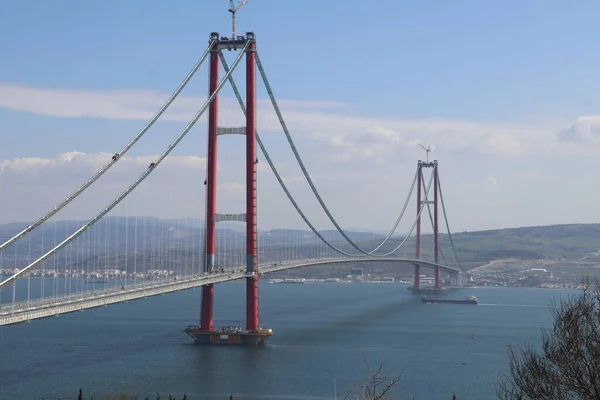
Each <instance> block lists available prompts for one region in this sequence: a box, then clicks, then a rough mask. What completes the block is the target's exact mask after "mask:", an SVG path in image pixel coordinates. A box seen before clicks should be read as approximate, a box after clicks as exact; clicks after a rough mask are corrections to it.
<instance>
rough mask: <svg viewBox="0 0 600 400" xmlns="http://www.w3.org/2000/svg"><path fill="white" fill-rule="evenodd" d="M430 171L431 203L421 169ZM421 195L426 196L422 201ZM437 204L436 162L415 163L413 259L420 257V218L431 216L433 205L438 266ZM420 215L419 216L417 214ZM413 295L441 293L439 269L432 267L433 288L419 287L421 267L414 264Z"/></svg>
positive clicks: (436, 261) (434, 239) (434, 252)
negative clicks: (415, 202)
mask: <svg viewBox="0 0 600 400" xmlns="http://www.w3.org/2000/svg"><path fill="white" fill-rule="evenodd" d="M424 168H431V169H432V171H433V172H432V174H433V175H432V179H433V201H432V200H429V199H430V198H431V196H430V195H429V194H428V193H427V190H428V187H425V182H424V181H423V169H424ZM423 194H426V197H425V199H423ZM438 202H439V181H438V163H437V160H434V161H433V162H430V161H429V160H427V161H425V162H423V161H421V160H419V161H418V163H417V223H416V237H415V244H416V248H415V258H416V259H417V260H418V259H419V258H420V257H421V217H422V216H423V213H425V215H428V214H429V215H431V214H430V212H429V206H430V205H431V204H433V247H434V250H433V254H434V260H435V264H439V254H440V252H439V250H440V237H439V219H438ZM419 213H421V214H419ZM410 289H411V290H412V292H413V293H430V292H434V293H435V292H441V291H444V289H443V288H442V287H441V280H440V267H439V266H435V267H434V287H433V288H431V287H421V267H420V266H419V264H415V277H414V284H413V286H412V287H411V288H410Z"/></svg>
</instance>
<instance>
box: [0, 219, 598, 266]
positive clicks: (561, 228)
mask: <svg viewBox="0 0 600 400" xmlns="http://www.w3.org/2000/svg"><path fill="white" fill-rule="evenodd" d="M80 225H81V222H77V221H59V222H56V223H51V224H46V226H44V227H43V228H42V227H40V228H38V229H36V230H35V231H34V233H33V234H32V235H31V238H30V239H28V238H25V239H23V240H22V241H21V242H20V243H19V245H18V246H17V260H16V264H17V266H20V265H23V264H26V263H27V260H28V259H33V258H34V257H37V256H39V255H41V254H43V253H42V251H43V250H46V251H47V250H48V249H50V248H51V247H53V246H54V245H55V244H57V243H60V242H61V241H62V240H64V239H65V238H66V237H67V236H68V235H70V234H71V233H72V232H74V231H75V230H76V229H77V228H78V227H79V226H80ZM26 226H27V224H26V223H11V224H4V225H0V242H4V241H6V240H7V239H9V238H10V237H12V236H13V235H14V234H16V233H18V232H19V231H20V230H22V229H23V228H24V227H26ZM218 228H219V229H218V231H217V237H218V238H219V241H220V242H221V245H224V246H233V245H236V244H238V245H239V244H241V243H243V242H244V237H245V232H244V230H243V229H240V225H236V224H228V223H223V224H219V226H218ZM203 229H204V223H203V221H200V220H197V219H195V220H194V219H180V220H161V219H157V218H152V217H138V218H135V217H129V218H125V217H108V218H105V219H103V220H101V221H99V222H98V223H97V224H96V225H95V226H94V227H93V228H92V229H90V230H89V231H88V232H86V233H85V234H84V235H83V236H82V237H81V239H80V240H79V241H78V242H77V243H76V247H77V249H78V250H76V252H79V253H80V257H94V259H95V260H97V259H98V258H102V257H104V254H107V256H106V257H108V255H109V254H112V257H116V256H115V255H116V254H120V253H123V254H124V253H125V252H128V253H131V252H132V251H134V249H135V250H137V251H141V250H145V253H144V254H146V253H147V254H148V255H147V257H148V258H152V257H154V258H155V259H156V257H164V255H160V254H157V252H160V251H161V250H160V249H162V251H163V252H164V249H166V248H168V249H170V250H169V251H172V252H175V253H177V254H179V255H180V256H181V257H184V256H185V257H187V254H188V253H190V252H195V253H197V252H198V251H200V249H201V248H202V246H203V242H204V236H203V235H204V232H203ZM320 233H321V234H322V235H323V236H324V237H325V238H327V240H330V241H331V242H333V243H337V244H338V245H340V246H342V244H341V243H344V240H343V238H342V237H341V235H340V234H339V233H338V232H337V231H333V230H326V231H321V232H320ZM348 236H349V237H350V238H351V239H352V240H353V241H355V242H356V243H360V245H361V247H363V248H365V249H367V250H370V249H373V248H375V247H376V246H377V245H378V244H379V243H381V241H382V240H383V239H384V238H385V235H382V234H377V233H370V232H348ZM126 238H128V240H126ZM452 239H453V241H454V244H455V247H456V251H457V255H458V257H459V259H460V261H461V263H462V264H464V265H465V266H467V267H469V268H472V267H476V266H479V265H482V264H485V263H487V262H490V261H492V260H496V259H505V258H516V259H524V260H539V259H554V260H556V259H564V260H567V261H574V260H580V259H582V258H587V259H594V258H598V259H599V261H600V224H569V225H550V226H537V227H524V228H509V229H495V230H487V231H477V232H457V233H454V234H452ZM318 240H319V239H318V238H316V236H315V235H314V234H313V233H312V232H311V231H309V230H296V229H274V230H270V231H264V232H259V243H260V249H261V252H262V253H263V254H269V252H271V253H278V252H279V254H281V251H282V249H285V248H288V249H289V248H290V246H292V245H294V246H299V251H298V253H300V254H301V255H300V256H301V257H305V256H306V257H307V258H308V257H311V256H316V255H318V254H316V253H314V252H315V251H316V250H314V248H315V246H314V244H315V243H318ZM401 240H403V238H402V237H393V238H392V239H390V241H389V242H388V243H387V244H386V245H385V246H383V247H382V248H381V250H380V251H382V252H385V251H391V250H392V249H394V248H395V247H396V246H397V245H398V244H399V243H400V241H401ZM344 246H346V247H343V248H344V249H347V250H348V249H349V246H348V245H344ZM440 247H441V250H442V253H443V255H444V257H445V259H446V261H447V263H448V264H451V265H453V264H454V262H453V254H452V249H451V247H450V241H449V238H448V235H446V234H444V235H440ZM159 248H160V249H159ZM414 249H415V241H414V237H410V238H408V240H407V241H406V243H405V245H404V247H403V248H402V250H401V255H402V256H406V257H413V256H414ZM432 253H433V237H432V235H424V236H423V238H422V251H421V254H422V255H423V257H425V258H431V257H432ZM14 255H15V251H14V250H13V249H11V250H10V251H9V250H6V251H4V253H3V255H2V257H3V262H4V265H5V267H6V266H9V267H12V266H13V265H14V264H15V259H14ZM172 256H173V255H170V257H172ZM59 257H63V258H64V259H65V260H66V259H68V258H69V257H73V255H72V254H71V255H70V254H66V253H65V254H64V255H63V256H60V255H59ZM116 258H117V259H118V257H116ZM263 261H264V258H263Z"/></svg>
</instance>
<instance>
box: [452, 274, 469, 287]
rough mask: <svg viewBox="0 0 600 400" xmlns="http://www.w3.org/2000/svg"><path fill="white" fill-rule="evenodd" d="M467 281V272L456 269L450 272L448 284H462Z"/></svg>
mask: <svg viewBox="0 0 600 400" xmlns="http://www.w3.org/2000/svg"><path fill="white" fill-rule="evenodd" d="M467 282H468V277H467V274H466V273H464V272H463V271H460V272H459V271H457V272H452V273H450V285H451V286H464V285H466V284H467Z"/></svg>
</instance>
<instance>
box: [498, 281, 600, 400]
mask: <svg viewBox="0 0 600 400" xmlns="http://www.w3.org/2000/svg"><path fill="white" fill-rule="evenodd" d="M552 313H553V316H554V325H553V328H552V329H549V330H543V331H542V349H541V351H540V350H535V349H533V348H531V347H525V348H520V349H515V348H513V347H510V348H509V350H508V357H509V371H510V372H509V373H508V376H507V377H506V378H504V379H503V380H501V381H500V382H499V383H498V384H497V385H496V392H497V395H498V398H499V399H502V400H527V399H542V400H570V399H579V400H592V399H594V400H596V399H600V290H599V289H598V282H596V285H595V288H594V289H592V288H590V286H589V285H587V286H586V288H585V289H584V290H583V292H582V293H581V294H579V295H577V296H572V297H569V298H568V299H562V300H560V302H559V303H556V302H553V304H552Z"/></svg>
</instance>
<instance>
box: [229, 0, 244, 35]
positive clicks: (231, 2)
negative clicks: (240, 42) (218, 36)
mask: <svg viewBox="0 0 600 400" xmlns="http://www.w3.org/2000/svg"><path fill="white" fill-rule="evenodd" d="M247 2H248V0H244V1H241V2H239V3H238V5H237V6H236V5H235V3H236V1H235V0H229V10H227V11H229V12H230V13H231V40H235V13H236V12H238V10H239V9H240V8H242V7H243V6H244V5H245V4H246V3H247Z"/></svg>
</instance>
